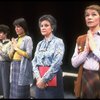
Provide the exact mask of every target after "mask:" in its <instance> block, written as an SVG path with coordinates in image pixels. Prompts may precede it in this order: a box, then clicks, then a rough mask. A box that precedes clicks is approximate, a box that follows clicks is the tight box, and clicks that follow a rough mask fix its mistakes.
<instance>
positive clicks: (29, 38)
mask: <svg viewBox="0 0 100 100" xmlns="http://www.w3.org/2000/svg"><path fill="white" fill-rule="evenodd" d="M24 39H26V40H32V38H31V37H30V36H28V35H26V36H25V37H24Z"/></svg>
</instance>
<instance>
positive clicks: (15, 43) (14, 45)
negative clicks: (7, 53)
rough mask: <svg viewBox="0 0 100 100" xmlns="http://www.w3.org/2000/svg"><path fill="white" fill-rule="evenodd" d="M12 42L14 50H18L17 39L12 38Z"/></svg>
mask: <svg viewBox="0 0 100 100" xmlns="http://www.w3.org/2000/svg"><path fill="white" fill-rule="evenodd" d="M11 41H12V45H13V48H14V50H17V49H18V45H17V41H16V39H15V38H12V40H11Z"/></svg>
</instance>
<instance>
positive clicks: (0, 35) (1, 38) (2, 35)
mask: <svg viewBox="0 0 100 100" xmlns="http://www.w3.org/2000/svg"><path fill="white" fill-rule="evenodd" d="M5 38H6V34H4V32H0V40H3V39H5Z"/></svg>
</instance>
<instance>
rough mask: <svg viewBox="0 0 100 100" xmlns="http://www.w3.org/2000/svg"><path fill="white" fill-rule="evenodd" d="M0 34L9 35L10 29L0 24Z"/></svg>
mask: <svg viewBox="0 0 100 100" xmlns="http://www.w3.org/2000/svg"><path fill="white" fill-rule="evenodd" d="M0 32H3V33H4V34H7V35H9V33H10V28H9V26H7V25H4V24H0Z"/></svg>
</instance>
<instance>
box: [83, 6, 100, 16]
mask: <svg viewBox="0 0 100 100" xmlns="http://www.w3.org/2000/svg"><path fill="white" fill-rule="evenodd" d="M88 9H92V10H96V11H97V12H98V14H99V15H100V6H99V5H95V4H94V5H90V6H87V7H86V8H85V13H86V10H88Z"/></svg>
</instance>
